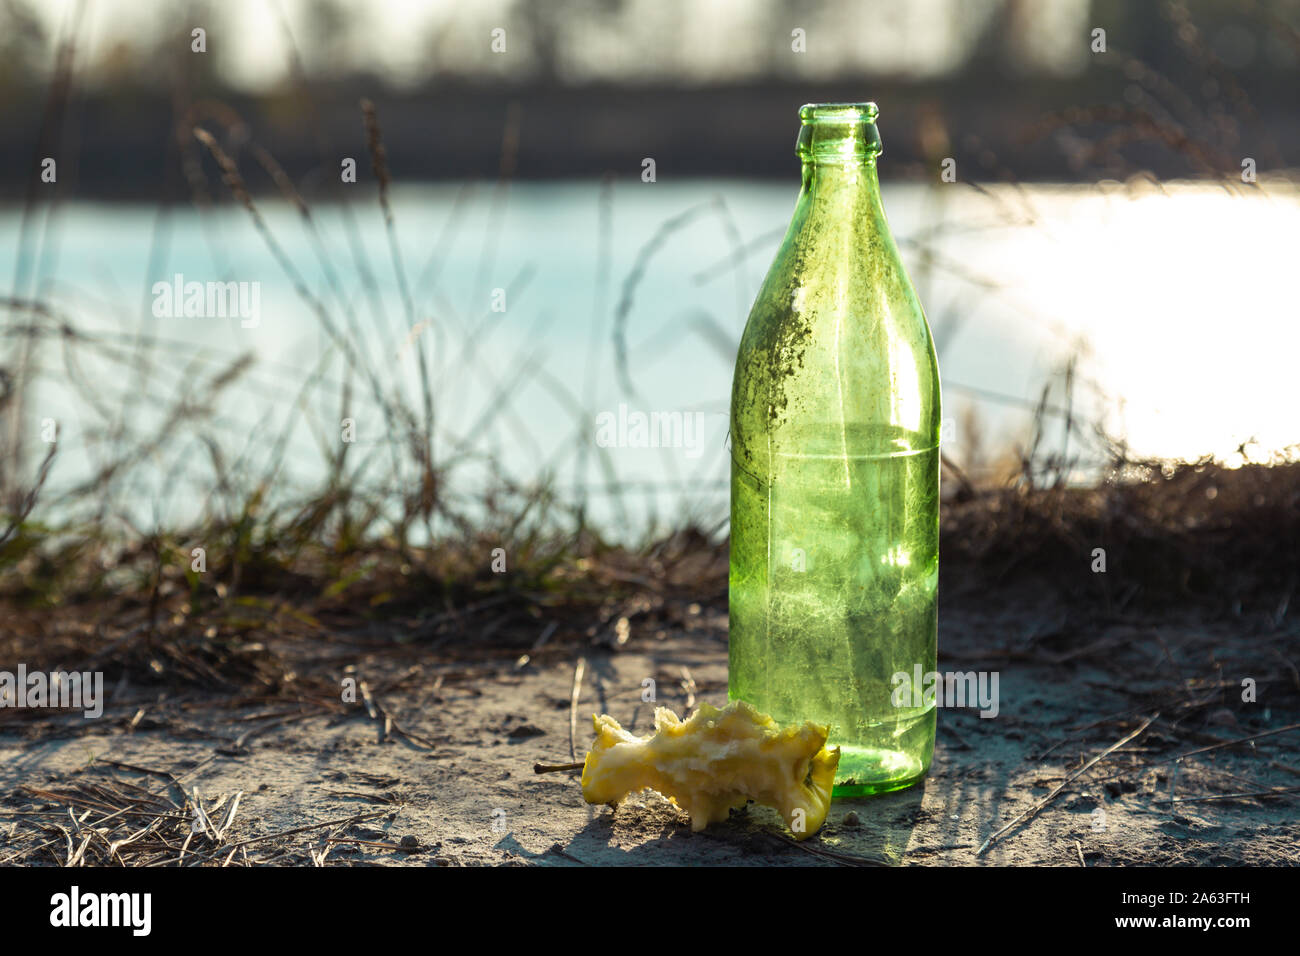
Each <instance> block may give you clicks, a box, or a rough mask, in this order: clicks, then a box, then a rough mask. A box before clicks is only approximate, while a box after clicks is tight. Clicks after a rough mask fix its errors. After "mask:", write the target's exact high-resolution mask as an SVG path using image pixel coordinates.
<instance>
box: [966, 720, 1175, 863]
mask: <svg viewBox="0 0 1300 956" xmlns="http://www.w3.org/2000/svg"><path fill="white" fill-rule="evenodd" d="M1159 716H1160V712H1159V711H1157V712H1156V713H1154V714H1152V715H1151V716H1150V717H1148V718H1147V719H1146V720H1144V721H1143V722H1142V726H1141V727H1139V728H1138V729H1137V730H1135V731H1133V733H1131V734H1129V735H1128V736H1127V737H1125V738H1123V739H1122V740H1119V741H1116V742H1115V743H1113V744H1111V745H1110V746H1109V747H1107V748H1106V749H1105V750H1103V751H1102V752H1101V753H1099V754H1097V756H1095V757H1093V758H1092V759H1091V760H1089V761H1088V762H1087V763H1086V764H1084V765H1083V766H1082V767H1080V768H1079V769H1078V770H1076V771H1075V772H1074V773H1072V774H1070V775H1069V776H1068V777H1066V778H1065V779H1064V780H1062V781H1061V782H1060V783H1059V784H1057V786H1056V789H1055V790H1053V791H1052V792H1051V793H1049V794H1048V795H1047V796H1045V797H1044V798H1043V799H1042V800H1040V801H1038V803H1036V804H1034V806H1032V807H1030V808H1029V809H1028V810H1026V811H1025V812H1024V813H1021V814H1019V815H1018V816H1017V817H1016V818H1015V819H1014V820H1012V821H1011V822H1010V823H1008V824H1007V825H1006V826H1004V827H1003V828H1002V829H1000V830H998V832H997V833H995V834H993V835H992V836H991V837H989V838H988V839H987V840H985V841H984V844H983V845H982V846H981V847H980V848H979V849H978V850H976V851H975V855H976V856H977V857H978V856H982V855H983V854H984V852H985V851H986V850H988V848H989V847H991V846H992V845H993V844H994V843H997V842H998V841H999V840H1000V839H1002V837H1003V835H1004V834H1006V833H1007V832H1008V831H1010V830H1012V829H1014V828H1015V827H1017V826H1019V825H1020V824H1021V823H1027V822H1029V821H1030V820H1032V819H1033V818H1034V817H1035V816H1037V815H1038V812H1039V811H1040V810H1042V809H1043V807H1045V806H1047V805H1048V804H1049V803H1051V802H1052V801H1053V800H1054V799H1056V796H1057V794H1059V793H1060V792H1061V791H1062V790H1064V789H1065V788H1066V787H1068V786H1069V785H1070V784H1071V783H1073V782H1074V781H1075V780H1077V779H1078V778H1079V777H1081V776H1082V775H1083V774H1085V773H1087V772H1088V771H1089V770H1091V769H1092V768H1093V767H1095V766H1096V765H1097V764H1098V763H1100V762H1101V761H1102V760H1105V759H1106V758H1107V757H1109V756H1110V755H1111V754H1112V753H1114V752H1115V751H1116V750H1118V749H1119V748H1120V747H1123V746H1124V745H1125V744H1127V743H1131V742H1132V741H1133V739H1134V738H1136V737H1138V736H1139V735H1141V734H1142V732H1143V731H1145V730H1146V729H1147V728H1148V727H1150V726H1151V722H1152V721H1154V720H1155V719H1156V718H1157V717H1159Z"/></svg>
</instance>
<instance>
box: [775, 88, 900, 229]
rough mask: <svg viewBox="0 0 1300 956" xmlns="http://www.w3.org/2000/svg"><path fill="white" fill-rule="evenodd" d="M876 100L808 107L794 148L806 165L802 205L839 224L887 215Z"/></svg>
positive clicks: (802, 111) (813, 212)
mask: <svg viewBox="0 0 1300 956" xmlns="http://www.w3.org/2000/svg"><path fill="white" fill-rule="evenodd" d="M877 115H878V110H877V109H876V106H875V104H874V103H830V104H821V105H816V104H813V105H808V106H805V107H803V109H801V110H800V111H799V118H800V120H801V121H802V122H801V125H800V127H799V140H798V143H797V145H796V149H795V151H796V152H797V153H798V155H799V159H800V162H801V163H802V165H803V170H802V190H801V192H800V203H799V205H800V207H801V208H802V209H803V211H804V212H805V214H807V215H812V216H815V217H816V218H818V219H821V218H823V213H824V214H826V216H828V217H833V218H834V219H835V220H838V221H841V222H846V223H847V222H853V221H855V220H856V221H859V222H860V221H861V219H862V217H863V216H867V217H870V218H872V219H875V218H878V217H881V216H883V212H881V208H880V183H879V181H878V180H877V178H876V159H877V157H879V156H880V154H881V151H882V145H881V142H880V133H879V131H878V130H877V129H876V116H877Z"/></svg>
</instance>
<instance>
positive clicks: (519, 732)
mask: <svg viewBox="0 0 1300 956" xmlns="http://www.w3.org/2000/svg"><path fill="white" fill-rule="evenodd" d="M545 733H546V731H544V730H542V728H541V727H538V726H536V725H535V724H520V725H519V726H518V727H513V728H511V730H510V734H509V736H510V737H511V738H513V739H515V740H518V739H520V738H522V737H540V736H542V735H543V734H545Z"/></svg>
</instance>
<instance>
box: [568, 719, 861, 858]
mask: <svg viewBox="0 0 1300 956" xmlns="http://www.w3.org/2000/svg"><path fill="white" fill-rule="evenodd" d="M592 722H593V723H594V725H595V728H596V741H595V743H594V744H592V747H591V750H590V752H589V753H588V754H587V759H586V761H585V763H584V764H583V767H582V795H583V797H585V798H586V800H587V802H588V803H615V804H616V803H618V802H619V801H621V800H622V799H623V798H624V797H626V796H628V794H632V793H636V792H638V791H640V790H644V789H646V788H650V789H653V790H658V791H659V792H660V793H661V794H663V795H664V796H665V797H667V798H669V799H670V800H672V801H673V802H674V803H676V804H677V805H678V806H680V807H681V808H682V809H683V810H685V811H686V812H687V813H688V814H690V817H691V829H692V830H703V829H704V828H705V827H706V826H708V825H709V824H710V823H717V822H720V821H722V820H725V819H727V815H728V813H729V812H730V811H731V810H732V808H738V807H743V806H744V805H745V803H746V802H747V801H749V800H753V801H754V802H755V803H760V804H762V805H764V806H768V807H773V808H775V809H776V810H777V811H779V812H780V814H781V816H783V817H784V818H785V821H786V824H787V825H788V826H789V827H790V832H791V834H792V835H793V836H794V838H795V839H796V840H804V839H807V838H808V837H810V836H812V835H813V834H814V833H816V832H817V831H818V830H819V829H821V826H822V824H823V823H824V822H825V821H826V812H827V810H829V809H830V803H831V787H832V785H833V784H834V781H835V768H836V766H838V764H839V762H840V749H839V748H838V747H834V748H832V749H830V750H827V749H826V735H827V732H828V728H827V727H826V726H825V725H824V724H815V723H813V722H812V721H806V722H805V723H804V724H803V726H802V727H794V726H791V727H780V726H778V725H777V723H776V721H774V720H773V719H772V718H771V717H769V716H768V715H767V714H764V713H761V712H760V711H758V710H755V709H754V708H753V707H752V706H750V705H749V704H747V703H745V702H744V701H741V700H737V701H732V702H731V703H730V704H728V705H727V706H726V707H725V708H723V709H722V710H719V709H718V708H716V707H713V706H710V705H709V704H701V705H700V708H699V710H697V711H696V712H695V713H694V715H692V716H691V718H690V719H689V720H685V721H683V720H680V719H679V718H678V717H677V715H676V714H674V713H673V712H672V711H671V710H669V709H668V708H666V707H660V708H658V709H657V710H655V732H654V733H653V734H651V735H650V736H648V737H638V736H636V735H635V734H631V733H629V732H628V731H626V730H624V729H623V728H622V727H621V726H620V725H619V723H618V721H617V720H615V719H614V718H613V717H611V716H609V715H608V714H601V715H593V716H592Z"/></svg>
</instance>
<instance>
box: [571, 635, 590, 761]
mask: <svg viewBox="0 0 1300 956" xmlns="http://www.w3.org/2000/svg"><path fill="white" fill-rule="evenodd" d="M586 670H587V659H586V658H585V657H579V658H578V663H577V664H576V665H575V666H574V668H573V689H572V690H571V691H570V692H569V759H570V760H577V759H578V743H577V742H578V700H579V698H581V697H582V675H583V674H584V673H586Z"/></svg>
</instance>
